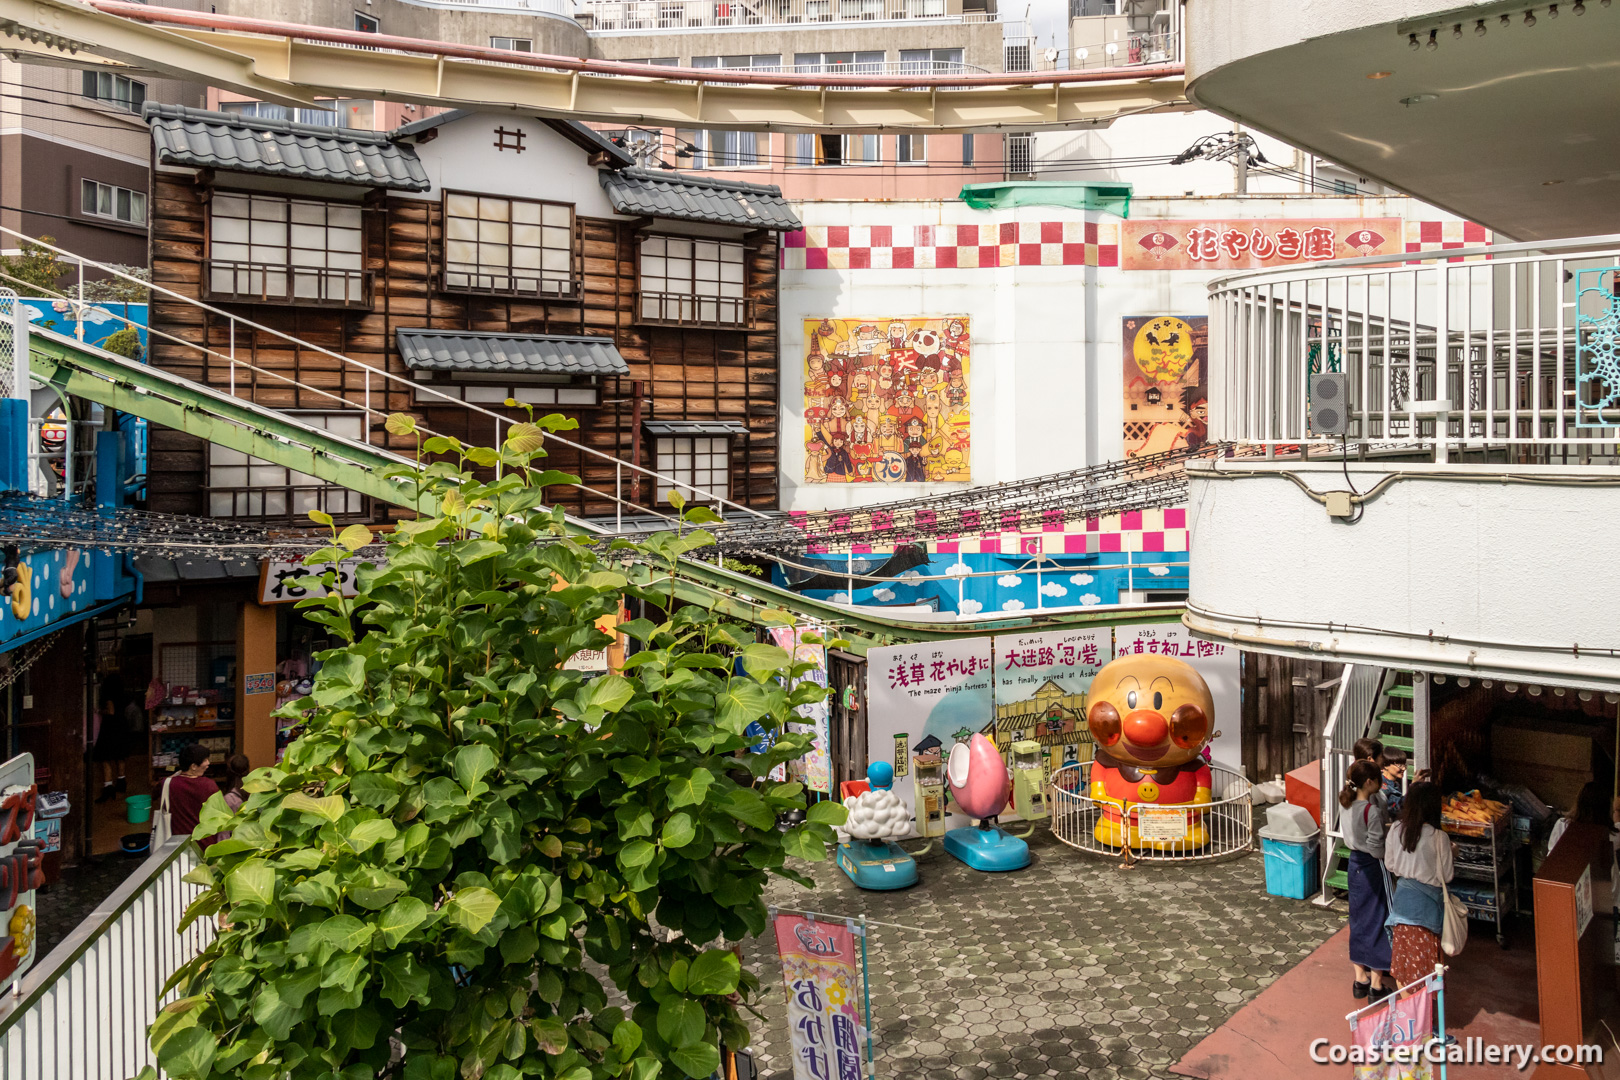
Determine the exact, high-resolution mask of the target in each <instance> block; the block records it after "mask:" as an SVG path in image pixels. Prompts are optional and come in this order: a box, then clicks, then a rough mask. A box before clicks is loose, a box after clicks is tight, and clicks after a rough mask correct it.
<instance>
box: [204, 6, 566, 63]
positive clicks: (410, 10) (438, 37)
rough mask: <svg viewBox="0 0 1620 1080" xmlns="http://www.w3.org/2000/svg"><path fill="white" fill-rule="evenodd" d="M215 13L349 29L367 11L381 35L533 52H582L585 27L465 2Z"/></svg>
mask: <svg viewBox="0 0 1620 1080" xmlns="http://www.w3.org/2000/svg"><path fill="white" fill-rule="evenodd" d="M210 7H212V8H214V9H215V10H217V11H218V12H219V14H221V15H241V16H248V17H252V18H259V19H279V20H281V21H284V22H295V23H307V24H309V25H312V26H325V27H333V28H337V29H342V30H349V29H352V28H353V27H354V16H355V14H356V13H357V12H358V13H359V14H362V15H370V16H371V17H372V18H374V19H376V20H377V21H378V23H379V26H378V30H379V32H381V33H384V34H397V35H401V36H404V37H416V38H426V39H428V40H432V41H453V42H456V43H457V44H461V45H488V44H489V39H490V38H491V37H494V36H499V37H519V38H529V39H530V40H531V41H533V42H534V51H535V52H541V53H550V54H552V55H560V56H585V55H587V53H586V48H587V46H586V43H585V30H584V28H582V27H581V26H580V25H579V24H578V23H576V22H575V21H574V20H572V19H569V18H564V17H562V16H557V15H549V14H544V13H534V14H526V13H523V12H516V11H490V10H487V9H482V8H475V7H468V6H459V5H458V6H451V5H448V4H447V5H444V6H428V5H425V4H413V3H409V2H408V0H358V2H357V0H212V2H211V3H210Z"/></svg>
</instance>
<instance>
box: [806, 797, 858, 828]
mask: <svg viewBox="0 0 1620 1080" xmlns="http://www.w3.org/2000/svg"><path fill="white" fill-rule="evenodd" d="M848 817H849V810H848V809H847V808H845V806H844V804H843V803H841V802H839V801H838V800H836V799H822V800H821V801H820V802H817V803H812V804H811V806H810V810H809V812H808V814H806V820H807V821H809V822H811V823H812V824H815V825H842V824H843V823H844V821H845V820H846V819H847V818H848Z"/></svg>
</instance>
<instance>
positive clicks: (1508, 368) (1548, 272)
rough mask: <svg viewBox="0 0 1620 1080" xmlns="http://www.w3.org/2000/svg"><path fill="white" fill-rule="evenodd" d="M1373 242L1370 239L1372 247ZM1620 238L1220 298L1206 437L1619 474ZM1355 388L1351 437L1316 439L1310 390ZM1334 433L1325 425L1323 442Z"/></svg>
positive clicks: (1437, 258) (1286, 272) (1420, 259)
mask: <svg viewBox="0 0 1620 1080" xmlns="http://www.w3.org/2000/svg"><path fill="white" fill-rule="evenodd" d="M1369 239H1370V238H1369ZM1617 275H1620V236H1601V237H1588V238H1582V239H1574V240H1560V241H1552V242H1547V243H1532V244H1499V245H1494V246H1479V247H1470V248H1459V249H1453V250H1445V251H1443V252H1440V251H1436V252H1423V253H1422V254H1421V255H1419V254H1408V255H1404V256H1400V257H1394V258H1392V257H1390V256H1372V257H1368V258H1360V259H1345V260H1340V261H1337V262H1323V263H1314V264H1306V265H1301V266H1298V267H1288V268H1286V269H1280V270H1267V271H1260V272H1255V273H1243V274H1236V275H1229V276H1226V277H1223V278H1219V279H1217V280H1215V281H1214V282H1212V283H1211V284H1210V287H1209V288H1210V336H1209V342H1210V384H1211V385H1210V391H1211V393H1210V406H1211V408H1210V434H1211V437H1212V438H1214V439H1224V440H1229V441H1232V442H1237V443H1248V444H1252V445H1259V446H1263V447H1265V448H1266V449H1267V451H1268V452H1272V451H1274V450H1275V449H1276V448H1278V447H1280V446H1286V447H1290V448H1292V447H1309V446H1310V445H1312V444H1318V445H1333V446H1338V445H1339V444H1340V443H1341V441H1348V442H1351V443H1360V444H1369V443H1377V444H1381V445H1382V446H1383V447H1385V448H1391V449H1405V450H1407V451H1409V452H1410V451H1414V450H1416V451H1432V452H1433V453H1434V454H1435V457H1436V460H1439V461H1446V460H1448V455H1449V454H1450V453H1452V452H1455V451H1463V452H1488V451H1494V452H1496V453H1497V455H1498V458H1496V459H1492V460H1497V459H1502V460H1506V461H1508V462H1513V463H1537V462H1552V461H1554V460H1557V461H1559V463H1572V464H1590V463H1594V462H1597V463H1611V462H1613V461H1614V460H1615V451H1616V441H1617V437H1620V276H1617ZM1334 371H1337V372H1341V373H1342V374H1343V375H1344V376H1345V378H1346V381H1347V385H1346V386H1345V393H1346V395H1347V402H1346V409H1345V414H1346V416H1347V417H1348V421H1349V433H1348V435H1347V436H1345V437H1344V439H1343V440H1341V437H1340V436H1338V435H1328V434H1325V433H1319V432H1317V431H1315V430H1313V427H1312V420H1311V375H1312V374H1313V373H1315V372H1334ZM1325 426H1326V425H1324V427H1325Z"/></svg>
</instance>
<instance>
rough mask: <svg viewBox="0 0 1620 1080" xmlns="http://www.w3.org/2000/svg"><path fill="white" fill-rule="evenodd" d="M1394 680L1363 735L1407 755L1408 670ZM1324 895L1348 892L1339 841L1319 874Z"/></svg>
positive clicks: (1411, 743)
mask: <svg viewBox="0 0 1620 1080" xmlns="http://www.w3.org/2000/svg"><path fill="white" fill-rule="evenodd" d="M1390 674H1391V675H1392V676H1393V677H1394V678H1395V679H1396V680H1397V681H1395V682H1392V683H1389V684H1388V685H1386V686H1385V687H1384V688H1383V689H1382V690H1381V691H1380V692H1379V701H1378V704H1377V705H1376V706H1375V707H1374V710H1373V718H1372V722H1371V723H1370V724H1369V725H1368V727H1367V734H1368V736H1370V737H1371V738H1374V739H1377V740H1378V741H1379V742H1381V743H1383V744H1384V745H1385V746H1386V747H1396V748H1399V749H1401V750H1405V751H1406V752H1407V754H1411V753H1412V752H1413V750H1414V748H1415V746H1416V742H1415V740H1414V738H1413V732H1412V673H1411V672H1410V671H1401V670H1397V671H1393V672H1390ZM1322 885H1323V889H1324V894H1325V892H1326V890H1327V889H1338V890H1339V891H1340V892H1348V891H1349V889H1350V849H1349V848H1348V847H1346V846H1345V845H1344V843H1343V842H1342V841H1341V842H1340V843H1338V844H1336V845H1335V846H1334V848H1333V855H1332V857H1331V860H1330V862H1329V865H1328V868H1327V873H1326V874H1324V875H1323V876H1322Z"/></svg>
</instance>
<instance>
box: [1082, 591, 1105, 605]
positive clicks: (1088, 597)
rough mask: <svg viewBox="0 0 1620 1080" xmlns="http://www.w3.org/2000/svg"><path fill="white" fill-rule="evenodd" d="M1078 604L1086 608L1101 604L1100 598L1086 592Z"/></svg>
mask: <svg viewBox="0 0 1620 1080" xmlns="http://www.w3.org/2000/svg"><path fill="white" fill-rule="evenodd" d="M1080 602H1081V603H1082V604H1085V605H1086V606H1087V607H1090V606H1091V605H1092V604H1100V603H1102V597H1100V596H1098V595H1097V594H1096V593H1089V592H1088V593H1086V594H1085V595H1084V596H1082V597H1080Z"/></svg>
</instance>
